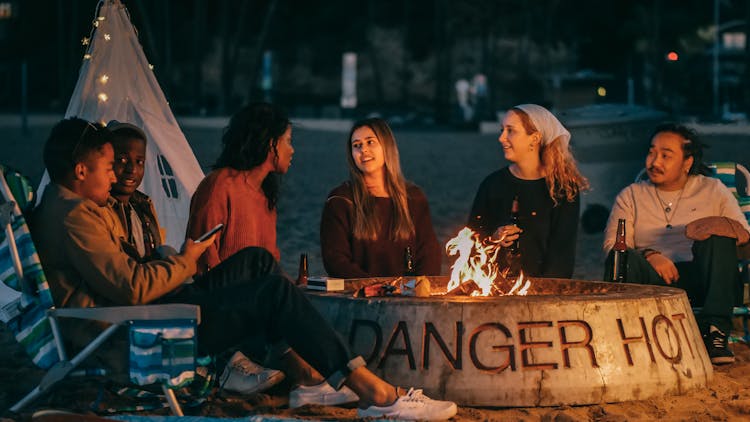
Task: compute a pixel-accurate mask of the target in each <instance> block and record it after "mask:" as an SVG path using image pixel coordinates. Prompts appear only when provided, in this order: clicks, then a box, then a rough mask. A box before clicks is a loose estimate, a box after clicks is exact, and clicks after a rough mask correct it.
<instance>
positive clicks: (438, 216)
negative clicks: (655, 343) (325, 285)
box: [0, 124, 750, 421]
mask: <svg viewBox="0 0 750 422" xmlns="http://www.w3.org/2000/svg"><path fill="white" fill-rule="evenodd" d="M50 127H51V126H50V125H38V126H33V127H31V131H30V133H28V134H24V133H22V132H21V130H20V129H19V128H18V127H17V126H12V125H10V126H2V125H1V124H0V142H2V148H0V163H4V164H9V165H11V166H13V167H16V168H18V169H19V170H21V171H23V172H24V173H26V174H28V175H29V176H30V177H31V178H32V180H33V181H34V182H35V183H36V182H38V180H39V179H40V177H41V174H42V165H41V149H42V145H43V143H44V141H45V139H46V136H47V134H48V133H49V128H50ZM184 130H185V134H186V136H187V138H188V139H189V142H190V144H191V146H192V147H193V149H194V151H195V154H196V157H197V158H198V161H199V162H200V164H201V166H202V167H203V168H204V170H205V171H208V170H209V168H210V165H211V164H212V163H213V161H214V160H215V158H216V156H217V155H218V152H219V150H220V148H221V144H220V136H221V129H220V128H219V127H186V128H185V129H184ZM706 135H707V136H706V138H707V139H708V140H709V142H710V143H711V144H712V148H711V149H710V150H708V151H707V158H708V159H709V160H734V161H739V162H742V163H745V164H747V163H749V162H750V134H726V133H724V134H713V135H712V134H706ZM345 137H346V134H345V133H341V132H334V131H328V132H327V131H318V130H310V129H306V128H305V127H304V126H298V127H296V128H295V130H294V133H293V138H294V140H293V143H294V148H295V154H294V158H293V162H292V167H291V169H290V171H289V174H288V175H287V176H286V177H285V178H284V181H283V188H282V189H283V190H282V197H281V200H280V204H279V221H278V236H279V246H280V249H281V253H282V265H283V267H284V269H285V270H286V271H287V272H289V273H290V274H292V275H294V276H296V273H297V264H298V259H299V254H300V253H307V254H308V256H309V263H310V273H311V274H322V273H323V266H322V262H321V258H320V250H319V234H318V230H319V223H320V214H321V210H322V207H323V202H324V201H325V198H326V195H327V193H328V192H329V191H330V190H331V189H332V188H333V187H335V186H337V185H338V184H339V183H341V182H342V181H344V180H345V179H346V178H347V168H346V161H345V153H346V149H345V145H346V139H345ZM396 137H397V141H398V144H399V149H400V154H401V163H402V167H403V170H404V173H405V175H406V176H407V178H409V179H410V180H412V181H413V182H415V183H416V184H418V185H419V186H421V187H422V189H423V190H424V191H425V193H426V194H427V197H428V199H429V202H430V207H431V212H432V218H433V224H434V227H435V230H436V232H437V236H438V239H439V240H440V241H441V242H442V243H443V244H444V243H445V242H446V241H447V240H448V239H450V238H451V237H453V236H454V235H455V234H456V233H457V232H458V230H459V229H460V228H462V227H463V226H464V224H465V221H466V217H467V214H468V211H469V207H470V205H471V201H472V199H473V197H474V193H475V192H476V189H477V187H478V185H479V183H480V182H481V180H482V179H483V178H484V177H485V176H486V175H488V174H489V173H491V172H492V171H494V170H496V169H498V168H500V167H501V166H503V165H504V164H505V163H504V161H503V158H502V152H501V150H500V147H499V144H498V143H497V141H496V135H484V134H477V133H468V132H437V131H435V132H430V131H419V132H415V131H399V130H396ZM645 151H646V144H645V140H644V143H643V144H641V145H620V146H617V147H613V148H602V147H591V148H587V147H586V146H580V145H579V146H578V147H577V149H576V151H575V153H576V156H577V158H578V160H579V162H580V165H581V168H582V171H583V172H584V174H585V175H586V176H587V177H589V179H590V180H591V182H592V186H593V190H592V191H591V192H590V193H588V194H587V195H585V196H583V199H582V203H583V207H582V210H583V209H584V208H585V207H586V206H587V205H589V204H602V205H605V206H606V207H609V206H610V204H611V202H612V200H613V199H614V197H615V195H616V194H617V192H619V190H620V189H622V188H623V187H624V186H625V185H627V184H628V183H630V182H631V181H632V179H633V177H634V176H635V174H637V172H638V171H639V169H640V168H641V167H642V166H643V158H644V156H645ZM601 241H602V235H601V233H594V234H587V233H584V232H583V231H582V230H579V235H578V241H577V250H576V251H577V258H576V266H575V273H574V277H575V278H579V279H586V280H598V279H600V278H601V276H602V253H601ZM449 264H450V263H449V262H448V258H447V257H446V258H445V259H444V262H443V274H447V272H448V267H449ZM732 348H733V350H734V351H735V353H736V354H737V363H736V364H734V365H731V366H725V367H717V368H716V369H717V370H716V374H715V380H714V382H713V383H712V384H711V385H710V386H709V387H708V388H707V389H705V390H701V391H696V392H693V393H690V394H688V395H685V396H680V397H665V398H660V399H653V400H647V401H639V402H628V403H618V404H601V405H593V406H580V407H561V408H523V409H484V408H482V409H479V408H462V409H461V410H460V412H459V415H458V417H457V420H467V421H468V420H529V421H533V420H545V421H546V420H549V421H574V420H575V421H578V420H597V421H624V420H656V419H659V420H741V419H747V420H750V377H749V375H750V349H749V348H748V346H747V345H745V344H735V345H733V346H732ZM39 376H40V372H39V371H38V370H35V369H34V368H33V367H32V366H31V364H30V362H29V361H28V360H27V358H25V356H24V355H23V354H22V353H21V352H20V350H19V349H18V348H17V347H16V346H15V343H14V342H13V341H12V339H10V338H9V335H8V333H7V331H5V330H4V329H2V331H0V410H2V411H3V412H4V413H5V416H6V417H10V416H11V415H8V414H7V412H6V411H5V409H7V407H9V406H10V405H11V404H12V403H13V402H15V400H16V399H18V398H19V396H20V394H21V393H22V392H24V391H28V389H30V388H31V387H32V386H33V385H34V383H35V382H36V381H37V380H38V379H39ZM71 388H72V387H71ZM70 391H76V390H75V389H68V388H67V387H66V389H65V390H64V391H58V392H56V393H55V394H54V395H53V396H52V397H48V398H47V399H45V400H41V401H40V403H39V404H37V405H36V406H37V407H40V406H50V405H52V406H62V407H65V405H66V404H81V403H86V401H87V400H88V402H91V401H92V400H93V399H94V397H78V396H76V397H75V398H76V399H75V400H72V401H71V398H72V396H71V394H69V392H70ZM84 391H89V392H90V390H84ZM283 401H284V398H283V397H282V398H279V397H276V396H272V397H266V396H262V397H259V398H254V399H252V400H244V399H243V400H240V399H238V398H218V399H216V401H215V402H212V404H210V405H208V406H204V408H202V409H201V411H200V412H201V414H206V415H213V416H233V417H239V416H244V415H247V414H248V412H253V413H275V414H281V415H286V416H295V417H301V418H310V419H352V418H354V417H355V415H356V413H355V412H354V410H351V409H349V410H346V409H343V410H342V409H334V408H317V407H314V408H307V409H303V410H301V411H297V412H294V411H290V410H288V409H286V408H285V407H284V406H280V407H275V405H278V404H281V403H283ZM73 408H75V409H76V410H79V411H81V410H83V409H85V408H86V405H83V407H75V406H74V407H73Z"/></svg>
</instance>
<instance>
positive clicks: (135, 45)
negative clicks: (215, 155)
mask: <svg viewBox="0 0 750 422" xmlns="http://www.w3.org/2000/svg"><path fill="white" fill-rule="evenodd" d="M93 25H94V28H93V30H92V33H91V37H90V39H88V42H89V47H88V50H87V51H86V54H85V55H84V57H83V64H82V65H81V70H80V74H79V76H78V83H77V84H76V88H75V91H73V96H72V97H71V98H70V103H69V104H68V110H67V111H66V112H65V117H66V118H67V117H74V116H77V117H80V118H82V119H86V120H89V121H99V122H102V123H105V124H106V123H107V122H109V121H110V120H117V121H120V122H127V123H132V124H134V125H136V126H138V127H140V128H142V129H143V130H144V131H145V132H146V135H147V136H148V149H147V162H146V172H145V176H144V178H143V183H142V184H141V187H140V190H141V191H143V192H144V193H146V194H147V195H149V196H150V197H151V199H152V200H153V202H154V206H155V207H156V212H157V214H158V217H159V222H160V224H161V226H162V227H163V228H165V229H166V231H167V238H166V243H168V244H170V245H172V246H174V247H176V248H179V247H180V246H181V245H182V243H183V241H184V236H185V227H186V225H187V219H188V214H189V206H190V197H191V195H192V194H193V192H194V191H195V188H196V187H197V186H198V183H200V181H201V180H202V179H203V171H202V170H201V168H200V166H199V165H198V161H197V160H196V158H195V155H194V154H193V151H192V150H191V149H190V145H188V142H187V139H185V135H184V134H183V133H182V131H181V130H180V127H179V126H178V125H177V121H176V120H175V118H174V115H173V114H172V110H170V108H169V103H168V102H167V100H166V98H165V97H164V93H163V92H162V90H161V88H160V87H159V83H158V82H157V81H156V77H155V76H154V73H153V71H152V68H151V65H150V64H149V62H148V60H146V55H145V54H144V53H143V48H142V47H141V45H140V43H139V42H138V37H137V34H136V31H135V28H134V27H133V25H132V23H131V22H130V16H129V14H128V11H127V9H126V8H125V6H124V5H123V4H122V3H121V2H120V0H101V1H100V2H99V5H98V6H97V13H96V17H95V20H94V21H93ZM46 176H47V175H46V174H45V178H44V180H43V181H42V186H40V190H41V189H42V188H43V186H44V185H45V184H46V183H47V182H46V181H47V180H48V179H47V177H46ZM40 193H41V192H40ZM39 197H41V195H40V196H39Z"/></svg>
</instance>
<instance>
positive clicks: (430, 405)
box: [357, 388, 458, 421]
mask: <svg viewBox="0 0 750 422" xmlns="http://www.w3.org/2000/svg"><path fill="white" fill-rule="evenodd" d="M456 412H458V407H456V403H453V402H452V401H441V400H433V399H431V398H429V397H427V396H425V395H424V394H422V390H415V389H413V388H410V389H409V392H408V393H406V395H403V396H401V397H399V398H398V400H396V402H395V403H393V404H392V405H390V406H382V407H381V406H370V407H368V408H366V409H357V416H358V417H360V418H373V417H375V418H379V417H388V418H399V419H409V420H426V421H430V420H442V419H450V418H452V417H453V416H455V415H456Z"/></svg>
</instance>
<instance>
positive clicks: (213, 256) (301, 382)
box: [187, 103, 357, 407]
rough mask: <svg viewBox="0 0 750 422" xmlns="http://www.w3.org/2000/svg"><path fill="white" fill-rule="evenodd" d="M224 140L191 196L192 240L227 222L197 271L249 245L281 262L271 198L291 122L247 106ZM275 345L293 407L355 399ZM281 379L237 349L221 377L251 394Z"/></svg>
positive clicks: (289, 150)
mask: <svg viewBox="0 0 750 422" xmlns="http://www.w3.org/2000/svg"><path fill="white" fill-rule="evenodd" d="M222 142H223V144H224V148H223V150H222V152H221V154H220V155H219V158H218V160H216V164H215V165H214V170H213V171H212V172H211V173H209V175H208V176H206V178H205V179H203V181H202V182H201V183H200V185H199V186H198V188H197V189H196V191H195V193H194V194H193V198H192V200H191V201H190V220H189V221H188V229H187V236H188V237H189V238H191V239H196V238H197V237H198V236H200V235H201V234H202V233H205V232H206V231H208V230H209V229H211V228H212V227H214V226H216V225H217V224H219V223H223V224H224V230H222V231H221V232H219V234H218V235H217V237H216V241H215V242H214V243H213V245H212V246H210V247H209V248H208V249H206V252H205V253H204V254H203V256H202V257H201V258H200V260H199V261H198V268H199V271H207V270H208V269H209V268H212V267H215V266H216V265H217V264H219V263H220V262H222V261H224V260H225V259H228V258H230V257H231V256H232V255H234V254H235V253H236V252H238V251H240V250H241V249H245V248H247V247H253V246H254V247H261V248H264V249H266V250H268V251H269V252H270V253H271V254H272V255H273V256H274V258H276V261H277V262H278V260H279V248H278V246H277V245H276V203H277V201H278V197H279V182H280V180H279V179H280V176H281V175H282V174H285V173H286V172H287V171H288V170H289V166H290V165H291V162H292V155H293V154H294V148H293V147H292V125H291V122H290V121H289V118H288V117H287V115H286V112H284V110H283V109H281V108H280V107H278V106H275V105H272V104H268V103H254V104H250V105H248V106H246V107H244V108H242V109H241V110H240V111H238V112H237V113H235V114H234V116H232V118H231V120H230V121H229V126H228V127H227V129H226V130H225V132H224V136H223V138H222ZM272 350H274V352H272V354H273V355H275V356H276V357H279V359H280V362H281V364H282V366H284V371H285V372H286V373H287V375H289V376H290V377H291V378H292V379H293V380H294V382H296V383H298V385H297V386H296V387H295V388H294V389H293V390H292V391H291V393H290V398H289V406H290V407H299V406H302V405H305V404H325V405H336V404H342V403H348V402H352V401H356V400H357V395H356V394H354V392H352V391H351V390H350V389H349V388H348V387H343V388H341V389H340V390H334V389H333V387H331V386H329V385H328V384H327V383H326V382H325V380H324V379H323V377H322V375H320V373H318V372H317V371H315V369H313V368H312V367H311V366H310V365H308V364H307V363H306V362H305V361H304V360H302V359H301V358H300V357H299V356H298V355H297V354H296V353H295V352H294V351H293V350H291V349H290V348H289V347H288V345H286V344H276V345H273V347H272ZM260 353H262V351H261V352H260ZM281 379H283V376H280V373H279V371H275V370H272V369H265V368H263V367H261V366H259V365H257V364H255V363H254V362H252V361H251V360H250V359H248V358H247V357H246V356H245V355H244V354H242V353H241V352H239V351H238V352H236V353H235V354H234V356H232V358H231V359H230V361H229V363H228V364H227V366H226V369H225V370H224V372H223V373H222V375H221V377H219V382H220V384H221V386H222V388H225V389H227V390H230V391H234V392H237V393H242V394H252V393H256V392H260V391H263V390H265V389H267V388H269V387H271V386H273V385H274V384H276V383H277V382H278V381H280V380H281Z"/></svg>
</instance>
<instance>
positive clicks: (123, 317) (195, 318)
mask: <svg viewBox="0 0 750 422" xmlns="http://www.w3.org/2000/svg"><path fill="white" fill-rule="evenodd" d="M13 199H15V198H13V195H12V193H11V192H10V189H9V188H8V185H7V183H6V181H5V176H4V175H3V174H2V172H1V171H0V225H1V226H3V229H4V230H5V235H6V239H7V240H8V249H9V252H10V257H11V261H12V263H13V269H14V271H15V273H16V276H17V278H18V280H19V285H20V288H21V291H22V294H30V293H31V292H33V291H34V290H35V289H34V288H32V286H29V285H28V284H29V282H28V280H27V279H26V278H24V269H23V263H22V260H21V258H20V255H19V253H18V246H17V244H16V237H15V234H14V231H13V226H12V223H13V218H14V216H20V218H22V214H21V211H20V208H19V207H18V204H16V203H15V202H14V201H13ZM42 268H43V266H42ZM46 317H47V319H48V320H49V323H50V327H51V331H52V335H53V338H54V343H55V346H56V347H57V355H58V358H59V361H58V362H57V363H56V364H54V365H53V366H52V367H51V368H49V369H48V370H47V372H46V374H45V375H44V376H43V377H42V379H41V381H40V382H39V385H38V386H36V387H35V388H34V389H33V390H32V391H30V392H29V393H28V394H26V396H24V397H23V398H22V399H21V400H19V401H18V402H17V403H16V404H14V405H13V406H12V407H11V408H10V409H9V410H11V411H12V412H15V413H19V412H20V411H21V410H22V409H23V408H24V407H26V406H27V405H29V404H30V403H31V402H33V401H34V400H36V399H37V398H39V397H40V396H41V395H42V394H44V393H46V392H48V391H50V390H51V389H52V387H54V386H55V385H56V384H57V383H58V382H59V381H61V380H63V379H65V378H66V377H67V376H68V375H70V374H71V372H73V371H74V370H75V369H76V368H77V367H78V365H80V364H81V363H82V362H84V361H85V360H86V359H87V358H88V357H89V356H91V355H92V354H93V353H94V352H95V351H96V350H97V349H98V348H99V347H100V346H101V345H102V344H104V343H105V342H106V341H107V340H108V339H109V338H110V337H112V335H113V334H114V333H115V332H116V331H117V330H118V328H120V327H123V326H126V325H128V324H131V323H135V322H139V321H174V320H183V321H190V322H193V323H195V325H196V326H197V325H198V324H200V307H199V306H198V305H189V304H163V305H161V304H160V305H138V306H114V307H98V308H97V307H94V308H55V307H54V306H51V307H50V308H48V309H47V310H46ZM58 318H78V319H85V320H96V321H102V322H107V323H110V324H111V325H110V326H109V327H107V328H106V329H104V331H102V332H101V333H100V334H99V335H98V336H97V337H96V338H95V339H94V340H92V341H91V342H90V343H89V344H88V345H87V346H86V347H84V348H83V350H81V351H80V352H78V354H76V355H75V356H74V357H73V358H71V359H68V354H67V353H66V350H65V344H64V341H63V336H62V334H61V331H60V328H59V321H58ZM162 390H163V392H164V395H165V397H166V400H167V402H168V404H169V407H170V408H171V410H172V413H174V414H175V415H176V416H183V412H182V409H181V406H180V404H179V402H178V401H177V398H176V397H175V394H174V391H173V390H172V389H171V388H169V387H168V386H167V385H166V383H163V384H162Z"/></svg>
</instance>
